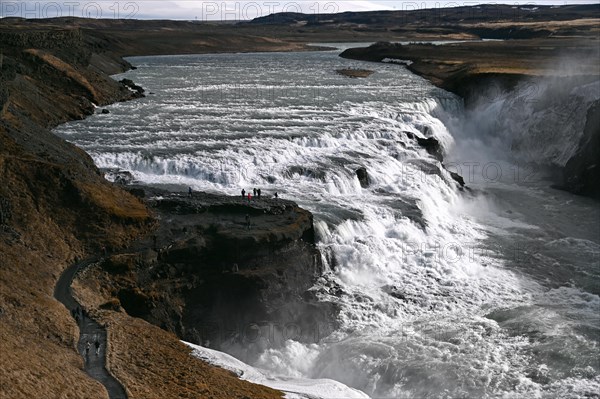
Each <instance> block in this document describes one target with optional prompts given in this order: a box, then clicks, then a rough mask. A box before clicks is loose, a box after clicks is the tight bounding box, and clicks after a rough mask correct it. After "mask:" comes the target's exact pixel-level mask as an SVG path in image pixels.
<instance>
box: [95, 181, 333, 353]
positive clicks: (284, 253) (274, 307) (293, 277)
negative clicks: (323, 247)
mask: <svg viewBox="0 0 600 399" xmlns="http://www.w3.org/2000/svg"><path fill="white" fill-rule="evenodd" d="M148 190H150V191H152V192H151V193H150V195H157V194H158V193H157V191H155V190H152V189H148V188H146V191H148ZM160 198H161V199H159V200H152V199H150V200H149V201H150V203H152V204H153V208H154V209H155V211H156V212H158V214H159V218H160V219H161V221H162V222H161V225H160V227H159V229H158V230H157V231H156V233H155V235H154V237H152V239H149V240H148V241H147V242H146V243H145V244H144V245H143V246H142V248H145V249H141V250H139V251H137V252H133V253H130V254H122V255H118V256H113V257H112V258H110V259H108V260H106V261H105V262H104V263H103V264H102V270H103V272H102V276H101V277H100V278H101V280H102V279H104V281H105V283H104V284H103V285H104V286H107V287H112V289H111V292H110V295H112V296H113V297H114V298H116V299H118V301H119V303H120V304H121V306H122V307H123V308H124V309H125V310H126V311H127V312H128V313H129V314H131V315H134V316H137V317H142V318H144V319H146V320H148V321H150V322H151V323H153V324H156V325H158V326H161V327H162V328H164V329H167V330H170V331H173V332H175V333H176V334H178V335H179V336H180V337H182V338H184V339H186V340H190V341H194V342H201V343H205V342H206V341H209V342H211V346H212V347H221V345H223V344H224V343H227V344H228V345H231V344H234V343H238V344H242V343H243V344H245V345H248V344H251V343H252V342H249V341H248V337H247V336H246V334H247V333H248V329H249V328H252V326H258V325H262V326H265V325H268V326H269V328H271V329H273V331H274V333H275V335H276V337H275V338H273V339H272V340H271V345H277V344H281V343H282V342H283V340H284V339H283V337H284V335H285V334H286V332H285V329H286V328H287V327H289V326H293V328H294V329H295V330H296V332H295V334H297V335H296V336H295V338H296V339H299V340H310V339H311V337H312V335H311V334H312V332H314V330H315V328H316V327H317V326H318V325H319V324H322V323H329V324H330V323H331V322H330V321H331V320H335V313H336V309H335V307H334V306H333V305H331V304H327V303H320V302H319V301H317V300H316V298H314V296H311V295H310V293H309V292H308V290H309V288H310V287H312V285H313V284H314V282H315V280H316V279H317V277H318V276H320V275H321V273H322V271H323V270H322V263H321V254H320V253H319V251H318V250H317V249H316V247H315V245H314V228H313V224H312V215H311V214H310V213H309V212H307V211H305V210H303V209H301V208H299V207H298V206H297V205H296V204H295V203H293V202H291V201H285V200H274V199H261V200H254V201H251V202H248V201H247V200H246V199H242V198H241V197H227V196H220V195H214V194H207V193H194V195H193V197H191V198H190V197H189V196H186V195H178V194H167V193H161V194H160ZM246 215H248V216H249V218H250V224H251V228H250V229H248V228H247V225H246Z"/></svg>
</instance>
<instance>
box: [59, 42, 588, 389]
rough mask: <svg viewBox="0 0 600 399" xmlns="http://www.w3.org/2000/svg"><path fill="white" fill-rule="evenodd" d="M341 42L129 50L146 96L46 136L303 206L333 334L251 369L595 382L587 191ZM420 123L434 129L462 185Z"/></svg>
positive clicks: (386, 377) (153, 171)
mask: <svg viewBox="0 0 600 399" xmlns="http://www.w3.org/2000/svg"><path fill="white" fill-rule="evenodd" d="M338 53H339V51H332V52H307V53H278V54H243V55H240V54H229V55H193V56H163V57H138V58H133V59H131V62H132V63H133V64H135V65H137V66H138V67H139V69H137V70H135V71H131V72H128V73H127V74H126V76H127V77H128V78H131V79H133V80H134V81H135V82H136V83H138V84H140V85H142V86H143V87H145V88H146V90H147V92H150V93H151V94H149V95H148V96H147V97H146V98H144V99H142V100H139V101H132V102H126V103H119V104H115V105H112V106H110V107H108V108H109V109H110V111H111V113H110V114H108V115H96V116H93V117H91V118H88V119H87V120H85V121H78V122H72V123H69V124H66V125H63V126H61V127H59V128H58V129H57V133H58V134H60V135H61V136H63V137H65V138H66V139H68V140H70V141H72V142H74V143H76V144H78V145H79V146H81V147H82V148H84V149H85V150H86V151H88V152H89V153H90V154H91V155H92V157H93V158H94V160H95V161H96V163H97V165H98V166H100V167H106V168H120V169H123V170H129V171H131V172H132V173H133V174H134V176H135V178H136V179H137V180H139V181H141V182H145V183H149V184H169V185H180V186H181V187H182V188H184V187H187V186H191V187H193V188H194V189H196V190H204V191H207V190H208V191H218V192H224V193H229V194H235V195H238V193H239V192H240V190H241V189H242V188H245V189H246V190H248V189H252V188H253V187H259V188H261V189H262V191H263V193H265V194H267V195H271V194H273V193H274V192H277V193H279V195H280V196H281V197H284V198H288V199H293V200H295V201H297V202H298V203H299V204H300V205H301V206H303V207H305V208H307V209H309V210H311V211H312V212H313V213H314V215H315V226H316V229H317V233H318V245H319V247H320V249H321V251H322V253H323V254H324V260H325V262H326V263H327V265H328V269H329V271H328V272H327V273H326V275H325V276H323V277H322V278H320V280H319V281H318V282H317V284H316V285H315V287H313V290H314V291H315V294H316V295H317V297H318V298H319V299H320V300H322V301H330V302H334V303H336V304H338V305H339V307H340V309H341V311H340V315H339V320H338V323H339V328H336V329H335V331H331V329H328V328H327V326H316V328H315V331H311V332H309V335H310V334H312V336H313V337H314V339H312V342H308V343H307V342H303V343H301V342H299V341H297V340H294V339H293V338H294V336H289V337H284V338H289V339H287V340H284V341H283V342H278V343H281V344H282V345H276V344H277V343H275V342H271V341H269V340H267V334H265V335H264V336H260V337H259V339H258V340H257V341H255V342H253V343H252V346H253V348H254V349H256V348H258V349H259V350H260V352H259V354H258V355H256V354H255V355H254V356H249V355H247V354H246V353H245V352H244V350H243V349H240V347H234V346H232V347H231V350H230V352H231V353H233V354H235V355H236V356H238V357H239V358H241V359H242V360H244V361H247V362H251V363H252V364H253V365H254V366H256V367H259V368H260V369H262V370H267V371H271V372H273V373H277V374H280V375H286V376H289V377H293V378H304V379H306V378H309V379H311V378H314V379H318V378H330V379H334V380H337V381H339V382H342V383H343V384H346V385H348V386H350V387H353V388H356V389H359V390H362V391H363V392H365V393H366V394H368V395H371V396H372V397H378V398H383V397H385V398H391V397H393V398H396V397H419V398H420V397H431V398H438V397H495V396H506V397H519V398H521V397H530V396H549V397H577V396H582V397H586V396H587V397H589V396H593V395H596V394H597V392H599V391H600V365H599V362H598V356H599V350H598V343H599V341H600V338H599V332H600V322H599V318H598V314H599V312H600V298H599V296H598V294H599V293H600V292H599V291H600V290H599V288H598V285H599V284H598V283H599V282H600V275H599V274H600V272H599V267H598V254H599V250H600V238H599V235H600V234H599V232H598V226H597V225H596V223H595V221H597V220H598V219H599V218H600V210H599V207H598V205H597V203H594V202H592V201H588V200H586V199H582V198H579V197H575V196H572V195H570V194H568V193H563V192H559V191H556V190H552V189H550V188H548V183H547V182H546V181H544V179H543V178H542V177H541V176H540V175H538V174H536V173H532V172H531V171H530V170H529V169H528V168H527V167H526V166H523V165H519V164H516V163H515V161H514V159H511V158H510V157H504V156H502V157H496V156H497V154H494V152H498V153H502V152H503V151H504V150H503V149H498V151H495V150H494V151H492V148H495V147H497V146H499V144H498V141H497V140H495V138H494V137H492V136H493V134H491V133H489V132H488V131H485V132H483V131H479V130H478V127H479V126H480V125H481V123H479V122H478V119H477V117H478V116H477V115H472V114H469V113H465V112H464V111H463V108H462V103H461V101H460V99H458V98H457V97H455V96H453V95H452V94H449V93H447V92H444V91H442V90H440V89H437V88H435V87H433V86H432V85H431V84H429V83H428V82H426V81H425V80H423V79H421V78H419V77H417V76H415V75H413V74H411V73H410V72H408V71H407V70H406V69H405V68H404V67H402V66H399V65H386V64H364V63H360V62H356V61H349V60H344V59H340V58H339V57H338V56H337V54H338ZM345 67H360V68H369V69H372V70H374V71H375V74H373V75H372V76H371V77H369V78H368V79H350V78H347V77H344V76H341V75H338V74H336V73H335V70H336V69H339V68H345ZM500 106H504V107H506V106H507V105H506V103H503V105H500ZM488 108H489V107H488ZM492 108H494V107H492ZM496 108H497V107H496ZM509 108H510V107H509ZM481 112H484V111H483V110H482V111H481ZM485 112H487V113H488V114H486V115H487V116H488V117H489V112H490V111H489V110H487V108H486V111H485ZM497 115H498V113H496V114H495V116H493V117H497ZM479 117H481V114H480V115H479ZM569 128H571V127H569ZM575 128H577V127H573V129H575ZM581 128H582V127H580V129H581ZM488 130H490V129H488ZM579 133H580V132H579ZM579 133H578V134H579ZM484 134H485V135H488V137H487V139H489V140H487V141H486V137H481V136H482V135H484ZM412 135H414V136H416V137H420V138H428V137H434V138H436V139H438V140H439V141H440V142H441V143H442V145H443V147H444V149H445V150H446V152H447V153H448V156H447V160H446V162H447V166H448V168H449V169H460V172H461V173H462V175H463V176H464V177H465V180H467V184H468V185H469V186H470V187H471V188H472V191H460V190H458V188H457V185H456V184H455V182H454V181H453V180H452V179H451V177H450V175H449V173H448V172H447V171H446V170H444V169H443V168H441V167H440V166H441V165H440V163H439V162H438V161H437V160H436V159H435V158H434V157H432V156H431V155H429V154H428V153H427V152H426V151H425V150H424V149H423V148H421V147H420V146H419V145H418V144H417V143H416V141H415V140H414V139H413V138H411V136H412ZM573 137H574V138H573V141H572V142H571V144H572V143H573V142H574V141H575V140H577V138H578V137H579V136H578V135H576V134H573ZM494 146H495V147H494ZM509 150H510V149H509ZM490 157H491V158H490ZM495 157H496V158H495ZM359 167H366V169H367V171H368V174H369V179H370V185H369V186H368V187H366V188H363V187H361V184H360V182H359V180H358V178H357V175H356V170H357V169H358V168H359ZM499 173H500V174H499ZM304 333H305V332H304ZM304 341H306V334H304Z"/></svg>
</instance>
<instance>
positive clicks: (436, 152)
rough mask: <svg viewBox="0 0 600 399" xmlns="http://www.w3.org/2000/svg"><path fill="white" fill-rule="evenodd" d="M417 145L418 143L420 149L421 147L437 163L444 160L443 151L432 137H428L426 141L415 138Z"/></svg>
mask: <svg viewBox="0 0 600 399" xmlns="http://www.w3.org/2000/svg"><path fill="white" fill-rule="evenodd" d="M417 143H419V145H420V146H421V147H423V148H424V149H425V150H426V151H427V152H428V153H429V154H430V155H432V156H433V157H434V158H435V159H437V160H438V161H440V162H441V161H442V160H443V159H444V151H443V149H442V146H441V145H440V142H439V141H437V140H436V139H434V138H433V137H429V138H426V139H424V138H420V137H417Z"/></svg>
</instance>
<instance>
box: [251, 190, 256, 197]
mask: <svg viewBox="0 0 600 399" xmlns="http://www.w3.org/2000/svg"><path fill="white" fill-rule="evenodd" d="M252 191H253V194H254V196H255V197H256V188H254V189H253V190H252Z"/></svg>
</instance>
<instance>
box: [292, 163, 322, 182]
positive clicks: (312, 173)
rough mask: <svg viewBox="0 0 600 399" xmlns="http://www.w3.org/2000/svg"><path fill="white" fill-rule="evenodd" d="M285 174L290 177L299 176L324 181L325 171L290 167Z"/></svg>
mask: <svg viewBox="0 0 600 399" xmlns="http://www.w3.org/2000/svg"><path fill="white" fill-rule="evenodd" d="M287 173H288V175H289V176H290V177H291V176H293V175H300V176H306V177H311V178H313V179H319V180H325V177H326V174H325V171H323V170H315V169H309V168H306V167H304V166H290V167H289V168H288V169H287Z"/></svg>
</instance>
